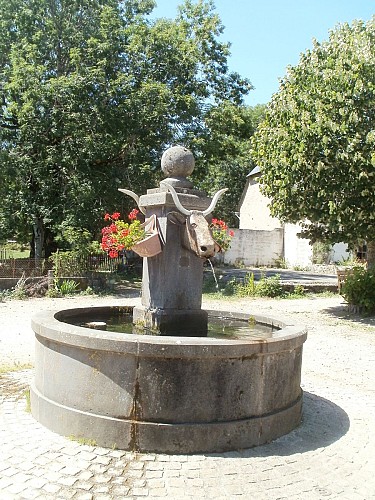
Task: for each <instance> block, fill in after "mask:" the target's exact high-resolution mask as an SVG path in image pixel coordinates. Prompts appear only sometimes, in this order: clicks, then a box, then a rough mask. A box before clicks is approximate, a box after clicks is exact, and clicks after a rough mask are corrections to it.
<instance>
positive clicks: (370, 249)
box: [367, 241, 375, 268]
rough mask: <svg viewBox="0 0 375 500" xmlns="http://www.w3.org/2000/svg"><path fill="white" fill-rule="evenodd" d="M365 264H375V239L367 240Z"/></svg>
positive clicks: (369, 265)
mask: <svg viewBox="0 0 375 500" xmlns="http://www.w3.org/2000/svg"><path fill="white" fill-rule="evenodd" d="M367 265H368V267H369V268H370V267H374V266H375V241H367Z"/></svg>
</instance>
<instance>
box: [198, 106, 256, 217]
mask: <svg viewBox="0 0 375 500" xmlns="http://www.w3.org/2000/svg"><path fill="white" fill-rule="evenodd" d="M264 111H265V105H257V106H255V107H251V106H237V105H235V104H233V103H231V102H228V101H225V102H223V103H222V104H220V105H218V106H215V107H212V108H210V109H209V110H208V111H207V113H206V114H205V116H204V123H203V125H204V126H203V129H202V131H201V134H200V135H195V136H194V138H193V139H192V140H191V143H190V147H191V149H192V150H193V151H194V154H195V157H196V159H197V163H198V164H199V165H200V169H199V172H198V176H199V177H198V179H197V181H198V184H199V186H200V187H201V188H202V189H204V190H205V191H207V192H208V193H210V194H211V195H213V194H214V192H216V191H218V190H219V189H221V188H223V187H227V188H228V191H227V193H226V194H225V196H223V197H222V198H221V199H220V200H219V203H218V205H217V208H216V210H215V213H216V214H217V215H218V216H219V217H220V218H223V219H225V221H226V222H227V224H229V225H230V226H232V227H236V226H238V218H237V216H236V215H235V214H236V212H237V211H238V209H239V201H240V199H241V195H242V192H243V190H244V187H245V184H246V176H247V174H248V173H249V172H250V171H251V170H252V168H253V166H254V165H253V163H252V162H251V159H250V138H251V136H252V135H253V134H254V132H255V130H256V128H257V126H258V123H259V121H260V120H261V118H262V117H263V114H264Z"/></svg>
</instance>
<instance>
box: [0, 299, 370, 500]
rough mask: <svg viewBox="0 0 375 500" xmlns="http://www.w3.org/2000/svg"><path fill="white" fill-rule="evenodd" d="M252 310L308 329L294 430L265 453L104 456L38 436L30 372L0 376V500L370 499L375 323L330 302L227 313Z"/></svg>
mask: <svg viewBox="0 0 375 500" xmlns="http://www.w3.org/2000/svg"><path fill="white" fill-rule="evenodd" d="M209 306H210V307H211V308H213V307H222V304H221V305H220V304H219V303H217V304H213V303H210V304H209ZM254 306H256V308H257V312H259V313H264V312H269V314H270V315H271V316H272V315H273V316H275V317H280V316H282V319H284V318H287V319H294V320H295V321H296V322H298V323H301V321H302V322H303V323H305V324H306V325H307V327H308V329H309V337H308V341H307V342H306V344H305V348H304V358H303V373H302V382H303V384H302V387H303V389H304V418H303V422H302V424H301V426H300V427H299V428H297V429H295V430H294V431H292V432H291V433H290V434H288V435H286V436H283V437H281V438H279V439H277V440H275V441H274V442H272V443H270V444H268V445H264V446H260V447H257V448H252V449H247V450H239V451H235V452H228V453H221V454H201V455H160V454H136V453H130V452H126V451H121V450H111V449H104V448H99V447H96V446H89V445H87V444H81V443H78V442H75V441H72V440H69V439H68V438H65V437H62V436H59V435H56V434H54V433H52V432H50V431H49V430H47V429H45V428H44V427H42V426H41V425H40V424H39V423H38V422H36V421H35V420H34V419H33V417H32V416H31V414H30V413H29V412H28V411H27V397H26V394H27V389H28V386H29V383H30V381H31V378H32V370H30V369H27V370H18V371H13V372H6V373H2V374H0V499H1V500H6V499H17V500H18V499H20V500H21V499H34V498H38V499H54V500H55V499H70V498H72V499H82V500H86V499H87V500H91V499H93V500H96V499H97V500H99V499H122V498H129V499H138V498H145V497H146V498H168V499H178V500H179V499H185V498H190V499H191V498H194V499H195V498H197V499H201V498H207V499H210V498H212V499H232V498H233V499H235V498H238V497H240V498H245V499H250V498H255V499H256V500H263V499H264V500H266V499H267V500H268V499H271V500H276V499H291V498H292V499H293V498H295V499H307V500H310V499H312V500H313V499H325V498H330V499H334V498H337V499H340V500H341V499H343V500H356V499H362V500H367V499H373V498H375V473H374V471H375V433H374V429H375V383H374V382H375V380H374V379H375V377H374V372H375V368H374V366H375V326H374V322H373V321H372V320H364V319H361V318H355V317H354V318H353V317H349V316H347V315H346V314H345V312H344V309H343V307H342V305H341V304H340V301H339V299H336V298H335V299H325V300H322V299H320V301H319V302H317V301H315V302H314V301H308V300H304V301H303V300H302V301H299V300H297V301H272V302H270V301H268V302H267V301H262V300H257V301H253V302H251V304H250V303H249V302H246V301H243V302H242V303H238V302H237V303H236V304H231V307H230V308H231V309H237V310H244V309H247V308H249V307H250V308H251V310H253V307H254ZM225 309H229V307H228V304H225ZM271 313H272V314H271ZM0 319H1V318H0Z"/></svg>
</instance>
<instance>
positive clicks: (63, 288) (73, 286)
mask: <svg viewBox="0 0 375 500" xmlns="http://www.w3.org/2000/svg"><path fill="white" fill-rule="evenodd" d="M58 289H59V291H60V293H61V295H72V294H73V293H77V291H78V283H77V282H76V281H74V280H63V281H61V282H60V283H59V284H58Z"/></svg>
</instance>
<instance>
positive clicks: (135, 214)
mask: <svg viewBox="0 0 375 500" xmlns="http://www.w3.org/2000/svg"><path fill="white" fill-rule="evenodd" d="M138 214H139V210H137V209H136V208H133V210H132V211H131V212H130V214H129V215H128V218H129V219H130V220H134V219H136V218H137V215H138Z"/></svg>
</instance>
